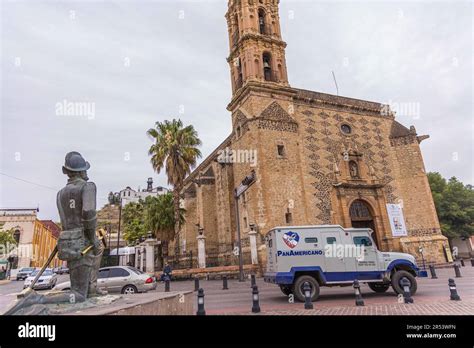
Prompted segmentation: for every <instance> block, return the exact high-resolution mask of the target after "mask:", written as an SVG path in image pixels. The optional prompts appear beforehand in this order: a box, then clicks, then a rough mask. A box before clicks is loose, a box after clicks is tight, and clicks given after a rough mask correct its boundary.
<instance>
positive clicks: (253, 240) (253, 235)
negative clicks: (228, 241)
mask: <svg viewBox="0 0 474 348" xmlns="http://www.w3.org/2000/svg"><path fill="white" fill-rule="evenodd" d="M249 239H250V258H251V260H252V265H257V264H258V253H257V232H256V231H250V232H249Z"/></svg>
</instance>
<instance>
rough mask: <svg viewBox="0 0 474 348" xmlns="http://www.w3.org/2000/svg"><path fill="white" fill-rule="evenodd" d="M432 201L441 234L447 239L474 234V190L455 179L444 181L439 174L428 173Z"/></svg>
mask: <svg viewBox="0 0 474 348" xmlns="http://www.w3.org/2000/svg"><path fill="white" fill-rule="evenodd" d="M428 180H429V183H430V187H431V192H432V194H433V200H434V203H435V206H436V212H437V213H438V218H439V222H440V224H441V230H442V232H443V234H444V235H445V236H446V237H448V238H450V239H451V238H456V237H469V236H472V235H473V234H474V190H473V187H472V185H464V184H463V183H462V182H460V181H458V179H456V178H455V177H452V178H451V179H449V180H446V179H444V178H443V177H442V176H441V174H439V173H428Z"/></svg>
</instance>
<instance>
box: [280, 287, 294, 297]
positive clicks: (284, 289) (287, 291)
mask: <svg viewBox="0 0 474 348" xmlns="http://www.w3.org/2000/svg"><path fill="white" fill-rule="evenodd" d="M280 290H281V292H282V293H283V294H285V296H289V295H291V294H292V293H293V292H292V291H291V286H289V285H280Z"/></svg>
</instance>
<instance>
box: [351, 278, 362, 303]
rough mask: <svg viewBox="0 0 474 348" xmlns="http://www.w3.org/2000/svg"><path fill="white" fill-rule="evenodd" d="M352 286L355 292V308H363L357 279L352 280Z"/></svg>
mask: <svg viewBox="0 0 474 348" xmlns="http://www.w3.org/2000/svg"><path fill="white" fill-rule="evenodd" d="M352 286H353V287H354V290H355V296H356V306H364V300H363V299H362V294H361V292H360V284H359V281H358V280H357V279H356V280H354V284H353V285H352Z"/></svg>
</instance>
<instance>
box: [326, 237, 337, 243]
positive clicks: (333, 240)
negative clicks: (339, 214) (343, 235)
mask: <svg viewBox="0 0 474 348" xmlns="http://www.w3.org/2000/svg"><path fill="white" fill-rule="evenodd" d="M326 244H336V237H327V238H326Z"/></svg>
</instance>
